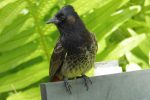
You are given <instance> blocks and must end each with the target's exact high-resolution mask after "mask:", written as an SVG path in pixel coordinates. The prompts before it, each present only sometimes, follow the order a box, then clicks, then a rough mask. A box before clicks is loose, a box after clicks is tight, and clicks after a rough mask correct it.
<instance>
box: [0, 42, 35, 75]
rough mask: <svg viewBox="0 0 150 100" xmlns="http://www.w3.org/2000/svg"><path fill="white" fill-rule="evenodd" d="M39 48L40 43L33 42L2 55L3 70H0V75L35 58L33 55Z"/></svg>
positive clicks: (1, 65)
mask: <svg viewBox="0 0 150 100" xmlns="http://www.w3.org/2000/svg"><path fill="white" fill-rule="evenodd" d="M37 46H38V43H36V42H33V43H29V44H26V45H24V46H22V47H19V48H17V49H14V50H12V51H8V52H3V53H1V55H0V68H1V69H2V70H0V73H1V72H5V71H8V70H10V69H13V68H15V67H16V66H18V65H20V64H21V63H24V62H26V61H28V60H29V59H31V58H33V57H32V56H31V55H32V53H34V52H35V51H36V49H37ZM36 54H37V53H36ZM37 56H38V55H34V57H37Z"/></svg>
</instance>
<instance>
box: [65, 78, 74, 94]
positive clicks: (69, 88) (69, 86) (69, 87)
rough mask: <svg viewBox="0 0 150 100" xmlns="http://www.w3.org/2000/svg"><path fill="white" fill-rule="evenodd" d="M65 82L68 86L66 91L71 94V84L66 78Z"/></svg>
mask: <svg viewBox="0 0 150 100" xmlns="http://www.w3.org/2000/svg"><path fill="white" fill-rule="evenodd" d="M64 84H65V87H66V91H67V92H68V93H69V94H72V92H71V88H72V87H71V85H70V84H69V82H68V81H67V80H64Z"/></svg>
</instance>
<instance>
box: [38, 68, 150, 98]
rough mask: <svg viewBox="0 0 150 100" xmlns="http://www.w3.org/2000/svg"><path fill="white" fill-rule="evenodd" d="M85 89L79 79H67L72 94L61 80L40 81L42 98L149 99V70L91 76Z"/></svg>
mask: <svg viewBox="0 0 150 100" xmlns="http://www.w3.org/2000/svg"><path fill="white" fill-rule="evenodd" d="M91 80H92V81H93V84H92V85H90V86H89V91H86V89H85V87H84V86H83V84H82V82H83V81H82V80H81V79H77V80H71V81H69V82H70V84H71V85H72V95H70V94H68V93H66V90H65V87H64V84H63V82H55V83H42V84H41V94H42V100H150V70H141V71H133V72H127V73H118V74H111V75H102V76H95V77H92V78H91Z"/></svg>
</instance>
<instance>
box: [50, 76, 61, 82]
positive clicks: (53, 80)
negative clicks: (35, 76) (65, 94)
mask: <svg viewBox="0 0 150 100" xmlns="http://www.w3.org/2000/svg"><path fill="white" fill-rule="evenodd" d="M61 80H62V78H61V77H60V76H58V75H55V76H54V77H50V80H49V81H50V82H57V81H61Z"/></svg>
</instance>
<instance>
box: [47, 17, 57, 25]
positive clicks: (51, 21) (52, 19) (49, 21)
mask: <svg viewBox="0 0 150 100" xmlns="http://www.w3.org/2000/svg"><path fill="white" fill-rule="evenodd" d="M58 22H59V20H58V19H57V18H56V17H53V18H51V19H50V20H48V21H47V22H46V24H50V23H54V24H57V23H58Z"/></svg>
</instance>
